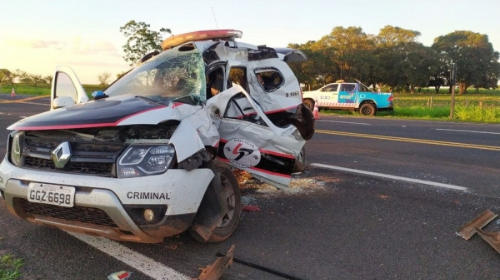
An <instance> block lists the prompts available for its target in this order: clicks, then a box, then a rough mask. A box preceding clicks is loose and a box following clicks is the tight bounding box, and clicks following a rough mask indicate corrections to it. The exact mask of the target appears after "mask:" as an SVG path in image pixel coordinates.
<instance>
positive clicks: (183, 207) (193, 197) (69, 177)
mask: <svg viewBox="0 0 500 280" xmlns="http://www.w3.org/2000/svg"><path fill="white" fill-rule="evenodd" d="M213 176H214V174H213V171H212V170H210V169H195V170H192V171H186V170H180V169H172V170H168V171H167V172H166V173H164V174H162V175H157V176H147V177H139V178H127V179H117V178H103V177H96V176H88V175H74V174H64V173H57V172H41V171H37V170H30V169H21V168H18V167H16V166H14V165H12V164H11V163H10V162H8V160H3V161H2V163H1V164H0V191H1V192H2V193H3V197H4V199H5V203H6V206H7V208H8V210H9V211H10V212H11V213H12V214H14V215H16V216H18V217H20V218H22V219H25V220H28V221H31V222H34V223H38V224H42V225H46V226H52V227H57V228H60V229H63V230H67V231H72V232H80V233H86V234H91V235H99V236H104V237H108V238H110V239H114V240H120V241H134V242H142V243H156V242H161V241H162V240H163V238H164V237H168V236H172V235H175V234H178V233H180V232H183V231H185V230H186V229H187V228H188V227H189V225H190V224H191V222H192V219H193V218H194V216H195V215H196V212H197V210H198V207H199V205H200V203H201V201H202V198H203V195H204V194H205V191H206V189H207V187H208V185H209V183H210V181H211V180H212V178H213ZM31 182H36V183H46V184H54V185H62V186H73V187H75V189H76V192H75V206H74V207H72V208H66V207H59V206H53V205H46V204H40V203H31V202H28V200H27V197H28V186H29V184H30V183H31ZM137 192H139V193H146V194H147V193H161V194H164V195H162V196H156V197H155V198H154V199H152V198H148V197H146V196H144V195H134V194H135V193H137ZM141 206H144V207H146V206H165V207H166V212H165V215H164V217H161V219H160V221H159V222H158V223H155V224H147V225H144V224H143V225H140V224H138V223H137V222H136V221H134V219H133V217H131V215H129V213H128V212H127V210H126V207H136V208H137V207H138V208H140V207H141Z"/></svg>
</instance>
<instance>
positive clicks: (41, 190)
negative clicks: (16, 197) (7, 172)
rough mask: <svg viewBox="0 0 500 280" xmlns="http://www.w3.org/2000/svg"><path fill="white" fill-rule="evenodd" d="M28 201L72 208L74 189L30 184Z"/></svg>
mask: <svg viewBox="0 0 500 280" xmlns="http://www.w3.org/2000/svg"><path fill="white" fill-rule="evenodd" d="M28 201H29V202H36V203H44V204H51V205H57V206H62V207H73V206H74V204H75V188H74V187H68V186H59V185H50V184H41V183H30V184H29V186H28Z"/></svg>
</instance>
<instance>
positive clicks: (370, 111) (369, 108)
mask: <svg viewBox="0 0 500 280" xmlns="http://www.w3.org/2000/svg"><path fill="white" fill-rule="evenodd" d="M359 113H360V114H361V115H365V116H374V115H375V105H373V104H371V103H365V104H363V105H361V107H360V108H359Z"/></svg>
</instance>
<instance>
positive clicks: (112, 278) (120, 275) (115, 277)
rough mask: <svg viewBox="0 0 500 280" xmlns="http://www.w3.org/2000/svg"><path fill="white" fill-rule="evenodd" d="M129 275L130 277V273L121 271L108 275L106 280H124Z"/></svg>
mask: <svg viewBox="0 0 500 280" xmlns="http://www.w3.org/2000/svg"><path fill="white" fill-rule="evenodd" d="M131 275H132V272H128V271H125V270H122V271H118V272H115V273H112V274H110V275H109V276H108V280H125V279H128V278H130V276H131Z"/></svg>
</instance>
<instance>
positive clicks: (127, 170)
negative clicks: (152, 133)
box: [117, 145, 175, 178]
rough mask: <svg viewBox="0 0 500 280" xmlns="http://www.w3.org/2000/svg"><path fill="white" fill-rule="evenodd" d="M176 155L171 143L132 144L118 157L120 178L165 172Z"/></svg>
mask: <svg viewBox="0 0 500 280" xmlns="http://www.w3.org/2000/svg"><path fill="white" fill-rule="evenodd" d="M174 156H175V149H174V147H172V146H170V145H162V146H159V145H132V146H130V147H128V148H127V150H125V152H124V153H123V155H121V156H120V158H118V165H117V168H118V170H117V171H118V172H117V173H118V178H129V177H139V176H149V175H157V174H161V173H164V172H165V171H167V169H168V168H170V167H171V165H172V163H173V159H174Z"/></svg>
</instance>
